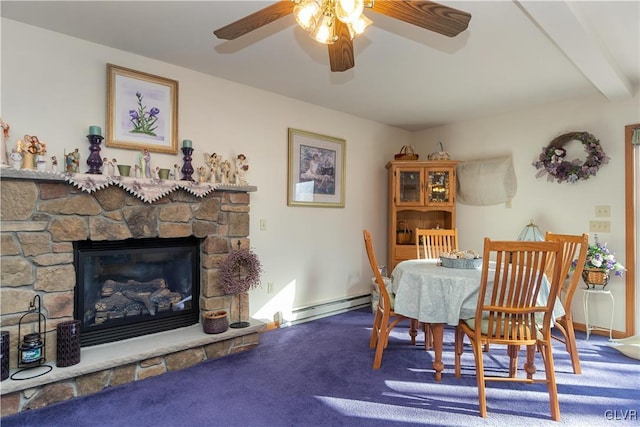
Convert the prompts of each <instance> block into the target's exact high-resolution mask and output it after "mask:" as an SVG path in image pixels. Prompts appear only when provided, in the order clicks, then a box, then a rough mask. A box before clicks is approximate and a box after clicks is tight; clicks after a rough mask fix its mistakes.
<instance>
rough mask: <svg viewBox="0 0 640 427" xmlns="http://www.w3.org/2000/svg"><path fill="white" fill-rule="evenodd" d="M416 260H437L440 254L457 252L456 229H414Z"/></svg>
mask: <svg viewBox="0 0 640 427" xmlns="http://www.w3.org/2000/svg"><path fill="white" fill-rule="evenodd" d="M415 235H416V258H417V259H421V258H423V256H422V255H424V258H425V259H435V258H439V257H440V254H441V253H442V252H451V251H454V250H458V229H457V228H453V229H444V228H434V229H426V228H416V232H415Z"/></svg>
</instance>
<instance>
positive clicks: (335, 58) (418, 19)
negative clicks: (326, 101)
mask: <svg viewBox="0 0 640 427" xmlns="http://www.w3.org/2000/svg"><path fill="white" fill-rule="evenodd" d="M364 9H370V10H372V11H373V12H377V13H380V14H382V15H387V16H389V17H391V18H394V19H399V20H400V21H404V22H407V23H409V24H413V25H417V26H419V27H422V28H425V29H427V30H430V31H434V32H436V33H438V34H442V35H445V36H448V37H455V36H457V35H458V34H460V33H461V32H462V31H464V30H466V29H467V26H468V25H469V20H470V19H471V14H469V13H467V12H463V11H461V10H457V9H454V8H451V7H448V6H444V5H441V4H438V3H434V2H431V1H420V0H280V1H279V2H277V3H274V4H272V5H270V6H267V7H265V8H263V9H261V10H259V11H257V12H255V13H252V14H251V15H247V16H245V17H244V18H241V19H239V20H237V21H235V22H233V23H231V24H229V25H226V26H224V27H222V28H219V29H217V30H215V31H214V32H213V33H214V34H215V35H216V36H217V37H218V38H219V39H225V40H233V39H236V38H238V37H240V36H243V35H245V34H247V33H249V32H251V31H253V30H256V29H258V28H260V27H262V26H264V25H267V24H269V23H271V22H273V21H276V20H278V19H280V18H282V17H285V16H287V15H289V14H293V15H294V16H295V17H296V21H297V22H298V24H299V25H300V26H301V27H302V28H304V29H305V30H308V31H310V33H311V37H312V38H314V39H316V40H317V41H319V42H321V43H326V44H327V46H328V48H329V63H330V65H331V71H346V70H348V69H350V68H353V67H354V65H355V60H354V57H353V38H354V37H355V36H356V35H358V34H361V33H362V32H363V31H364V29H365V28H366V27H367V26H368V25H369V24H371V20H369V19H368V18H367V17H366V16H365V15H364V13H363V10H364Z"/></svg>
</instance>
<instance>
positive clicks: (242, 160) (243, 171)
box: [234, 154, 249, 185]
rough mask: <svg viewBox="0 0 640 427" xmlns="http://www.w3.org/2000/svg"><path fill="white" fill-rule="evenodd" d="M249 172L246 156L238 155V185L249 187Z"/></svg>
mask: <svg viewBox="0 0 640 427" xmlns="http://www.w3.org/2000/svg"><path fill="white" fill-rule="evenodd" d="M248 170H249V162H248V161H247V157H246V156H245V155H244V154H238V157H237V158H236V171H235V179H234V182H235V183H236V184H237V185H247V176H246V175H247V171H248Z"/></svg>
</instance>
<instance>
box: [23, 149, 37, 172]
mask: <svg viewBox="0 0 640 427" xmlns="http://www.w3.org/2000/svg"><path fill="white" fill-rule="evenodd" d="M34 166H35V157H34V156H33V154H31V153H29V152H28V151H25V153H24V160H23V161H22V169H33V168H34Z"/></svg>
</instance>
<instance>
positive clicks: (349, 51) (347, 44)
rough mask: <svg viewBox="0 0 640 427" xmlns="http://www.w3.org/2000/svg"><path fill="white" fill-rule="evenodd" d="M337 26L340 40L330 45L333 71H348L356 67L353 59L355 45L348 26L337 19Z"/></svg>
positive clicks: (330, 61)
mask: <svg viewBox="0 0 640 427" xmlns="http://www.w3.org/2000/svg"><path fill="white" fill-rule="evenodd" d="M335 25H336V35H337V36H338V40H336V41H335V42H333V43H332V44H330V45H328V46H329V63H330V64H331V71H347V70H348V69H350V68H353V67H354V66H355V65H356V61H355V59H353V43H352V42H351V37H350V36H349V28H347V24H345V23H343V22H342V21H340V20H339V19H336V20H335Z"/></svg>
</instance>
